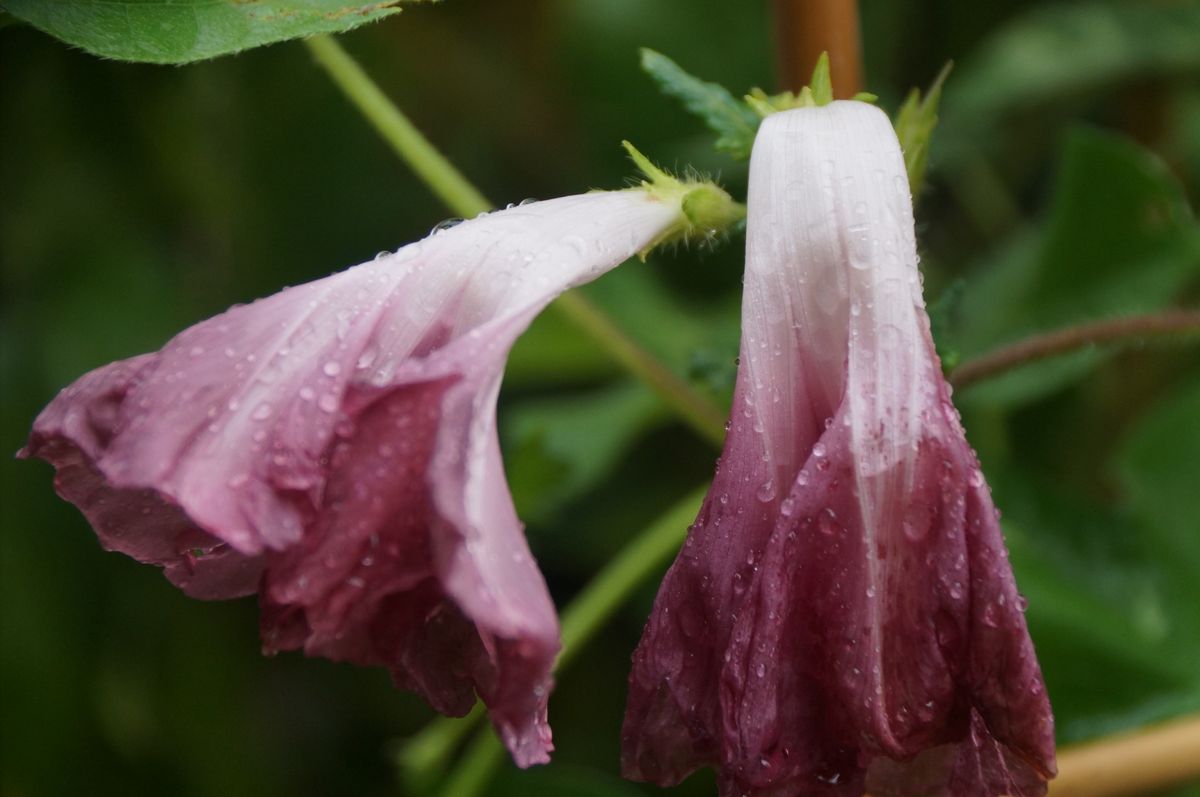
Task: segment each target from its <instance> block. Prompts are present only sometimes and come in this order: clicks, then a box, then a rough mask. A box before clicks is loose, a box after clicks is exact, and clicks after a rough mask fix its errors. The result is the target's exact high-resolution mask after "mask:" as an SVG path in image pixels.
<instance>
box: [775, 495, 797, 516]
mask: <svg viewBox="0 0 1200 797" xmlns="http://www.w3.org/2000/svg"><path fill="white" fill-rule="evenodd" d="M795 511H796V502H795V501H794V500H793V499H791V498H785V499H783V501H782V502H781V503H780V504H779V514H781V515H783V516H784V517H791V516H792V513H793V512H795Z"/></svg>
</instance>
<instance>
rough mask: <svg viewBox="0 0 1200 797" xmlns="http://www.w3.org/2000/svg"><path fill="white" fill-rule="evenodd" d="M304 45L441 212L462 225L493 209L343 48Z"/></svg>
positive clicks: (319, 42)
mask: <svg viewBox="0 0 1200 797" xmlns="http://www.w3.org/2000/svg"><path fill="white" fill-rule="evenodd" d="M304 44H305V46H306V47H308V49H309V51H311V52H312V54H313V56H314V57H315V58H316V59H317V63H318V64H320V65H321V67H323V68H324V69H325V71H326V72H327V73H328V74H329V77H330V78H331V79H332V80H333V82H334V83H335V84H336V85H337V87H338V88H339V89H341V90H342V93H343V94H345V95H346V97H347V98H348V99H349V100H350V101H351V102H352V103H354V106H355V107H356V108H358V110H359V111H360V112H361V113H362V115H363V116H365V117H366V118H367V121H369V122H370V123H371V125H372V126H373V127H374V128H375V130H376V132H378V133H379V135H381V136H383V139H384V140H385V141H386V142H387V143H388V144H390V145H391V147H392V149H393V150H395V152H396V154H397V155H399V156H400V159H401V160H403V161H404V162H405V163H407V164H408V166H409V168H410V169H412V170H413V171H414V172H416V173H417V176H418V177H420V178H421V180H422V182H424V183H425V185H427V186H429V190H431V191H433V193H434V194H435V195H436V196H437V198H438V199H440V200H442V202H443V204H445V205H446V207H448V208H450V209H451V211H452V212H454V213H457V214H459V215H460V216H462V217H463V218H465V219H469V218H473V217H475V216H478V215H479V214H480V213H486V212H487V211H489V210H491V209H492V203H491V202H488V200H487V198H486V197H484V195H483V194H481V193H479V191H478V189H476V188H475V186H473V185H471V183H470V181H468V180H467V178H465V177H463V175H462V172H460V171H459V170H458V169H456V168H454V164H452V163H451V162H450V161H448V160H447V159H446V157H445V156H444V155H442V153H440V152H438V151H437V148H436V147H434V146H433V144H431V143H430V142H429V139H427V138H425V136H423V135H422V134H421V131H420V130H418V129H417V128H416V126H415V125H414V124H413V123H412V122H410V121H409V119H408V117H407V116H405V115H404V114H403V113H401V111H400V109H399V108H398V107H396V104H395V103H393V102H392V101H391V100H389V99H388V97H387V95H386V94H384V93H383V91H382V90H381V89H380V88H379V86H378V84H376V83H375V81H373V80H372V79H371V78H370V76H369V75H368V74H367V73H366V72H364V71H363V69H362V67H361V66H359V65H358V62H357V61H355V60H354V59H353V58H352V57H350V54H349V53H348V52H346V51H345V50H344V49H342V45H340V44H338V43H337V42H336V41H334V39H333V38H332V37H331V36H325V35H320V36H313V37H311V38H308V39H305V40H304Z"/></svg>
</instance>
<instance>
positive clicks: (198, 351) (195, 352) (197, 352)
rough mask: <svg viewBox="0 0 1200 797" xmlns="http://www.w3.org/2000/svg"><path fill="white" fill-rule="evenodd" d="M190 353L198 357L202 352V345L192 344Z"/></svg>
mask: <svg viewBox="0 0 1200 797" xmlns="http://www.w3.org/2000/svg"><path fill="white" fill-rule="evenodd" d="M190 354H191V355H192V356H193V357H199V356H200V355H201V354H204V347H203V346H193V347H192V350H191V352H190Z"/></svg>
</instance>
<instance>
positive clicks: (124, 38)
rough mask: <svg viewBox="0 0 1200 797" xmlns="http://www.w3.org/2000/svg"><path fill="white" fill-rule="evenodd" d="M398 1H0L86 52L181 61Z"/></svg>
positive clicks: (340, 21) (352, 18)
mask: <svg viewBox="0 0 1200 797" xmlns="http://www.w3.org/2000/svg"><path fill="white" fill-rule="evenodd" d="M400 2H401V0H375V2H362V1H361V0H359V1H358V2H355V0H124V2H113V0H3V3H4V9H5V10H6V11H8V12H9V13H10V14H12V15H13V16H14V17H17V18H19V19H22V20H24V21H25V22H28V23H29V24H31V25H33V26H34V27H36V28H38V29H40V30H42V31H44V32H45V33H48V34H50V35H51V36H53V37H54V38H56V39H60V40H62V41H64V42H67V43H68V44H73V45H75V46H77V47H82V48H83V49H84V50H87V51H88V52H89V53H92V54H93V55H99V56H102V57H105V58H117V59H120V60H123V61H144V62H149V63H156V64H184V63H188V62H191V61H200V60H203V59H205V58H214V57H216V56H219V55H228V54H230V53H236V52H240V51H242V50H248V49H250V48H253V47H261V46H262V45H265V44H273V43H275V42H280V41H285V40H287V39H296V38H300V37H303V36H312V35H315V34H318V33H341V32H343V31H348V30H351V29H352V28H356V27H358V26H359V25H363V24H365V23H367V22H373V21H375V20H379V19H383V18H384V17H386V16H390V15H391V14H396V13H399V11H400V9H399V7H398V6H399V4H400Z"/></svg>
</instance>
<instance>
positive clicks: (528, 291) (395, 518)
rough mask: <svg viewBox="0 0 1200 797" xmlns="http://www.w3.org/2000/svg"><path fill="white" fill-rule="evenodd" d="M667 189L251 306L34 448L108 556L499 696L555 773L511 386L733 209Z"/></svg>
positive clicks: (390, 262) (482, 231) (140, 371)
mask: <svg viewBox="0 0 1200 797" xmlns="http://www.w3.org/2000/svg"><path fill="white" fill-rule="evenodd" d="M635 159H636V156H635ZM643 165H646V164H645V163H644V162H643ZM651 177H652V178H653V180H652V181H651V182H645V183H643V184H642V185H641V186H640V187H637V188H633V189H629V190H625V191H617V192H596V193H590V194H586V195H582V196H570V197H564V198H561V199H552V200H547V201H543V202H536V203H532V204H522V205H520V206H516V207H511V208H509V209H506V210H503V211H498V212H495V213H491V214H489V215H487V216H484V217H481V218H477V219H473V220H470V221H466V222H462V223H461V224H459V225H457V226H455V227H453V228H451V229H446V230H441V231H439V232H437V233H435V234H433V235H431V236H430V237H428V238H426V239H425V240H423V241H419V242H417V243H413V244H410V245H408V246H406V247H404V248H402V249H400V250H399V251H397V252H395V253H394V254H385V255H383V256H380V257H377V258H376V259H375V260H373V261H370V262H367V263H363V264H362V265H359V266H355V267H353V268H351V269H348V270H346V271H343V272H341V273H337V274H334V275H332V276H330V277H326V278H324V279H320V280H317V281H315V282H311V283H308V284H305V285H300V286H297V287H293V288H288V289H286V290H283V291H281V292H280V293H277V294H275V295H274V296H270V297H268V298H265V299H260V300H259V301H256V302H253V303H251V304H248V305H243V306H236V307H233V308H231V309H229V310H228V311H226V312H224V313H222V314H221V315H218V316H216V317H214V318H211V319H209V320H207V321H202V322H200V323H199V324H196V325H195V326H193V327H190V328H189V329H186V330H184V331H183V332H181V333H180V334H179V335H177V336H176V337H174V338H173V339H172V340H170V341H169V342H168V343H167V344H166V345H165V346H164V347H163V348H162V349H161V350H160V351H157V352H155V353H152V354H145V355H142V356H139V357H134V358H132V359H128V360H123V361H120V362H116V363H112V364H110V365H106V366H103V367H101V368H99V369H97V370H95V371H92V372H91V373H89V374H87V375H85V376H83V377H81V378H80V379H79V380H78V381H76V382H75V383H74V384H72V385H71V386H69V387H68V388H66V389H65V390H63V391H62V392H61V393H60V394H59V395H58V397H57V398H55V399H54V400H53V401H52V402H51V403H50V405H49V406H48V407H46V409H45V410H43V412H42V413H41V414H40V415H39V416H38V418H37V420H36V422H35V423H34V427H33V432H32V434H31V436H30V439H29V442H28V445H27V446H26V448H25V449H24V450H23V451H22V452H21V456H24V457H40V458H42V459H44V460H47V461H48V462H50V463H52V464H53V465H54V466H55V468H56V469H57V476H56V480H55V486H56V488H57V490H58V492H59V494H60V495H61V496H62V497H63V498H65V499H66V500H68V501H70V502H72V503H74V504H75V505H76V506H78V507H79V509H80V510H81V511H82V512H83V514H84V515H85V516H86V517H87V519H88V520H89V521H90V523H91V525H92V527H93V528H94V529H95V531H96V534H97V535H98V536H99V538H100V541H101V543H102V544H103V545H104V546H105V547H106V548H109V549H112V550H116V551H120V552H122V553H125V554H128V555H130V556H132V557H134V558H136V559H138V560H140V561H143V562H149V563H153V564H156V565H159V566H161V567H162V568H163V570H164V571H165V573H166V575H167V577H168V578H169V579H170V580H171V581H172V582H174V583H175V584H176V585H177V586H179V587H180V588H182V589H183V590H184V592H186V593H187V594H189V595H191V596H194V597H197V598H206V599H219V598H234V597H238V596H242V595H248V594H251V593H257V594H258V599H259V603H260V606H261V618H262V619H261V634H262V640H263V647H264V650H265V651H266V652H268V653H272V652H275V651H279V650H290V649H302V650H304V651H305V652H306V653H307V654H309V655H313V656H324V657H327V658H330V659H336V660H343V661H349V662H354V663H357V664H367V665H382V666H384V667H387V668H388V669H389V670H390V671H391V673H392V675H393V676H394V678H395V681H396V683H397V684H398V685H399V686H401V687H403V688H406V689H411V690H414V691H416V692H418V693H420V694H421V695H422V696H423V697H424V698H425V699H426V700H428V702H429V703H430V704H431V705H432V706H433V707H434V708H436V709H437V710H439V711H441V712H445V713H447V714H454V715H461V714H465V713H466V712H467V711H468V710H469V709H470V708H471V706H472V705H473V703H474V701H475V699H476V694H478V696H479V697H480V698H481V699H482V700H483V702H484V703H485V704H486V705H487V706H488V708H489V711H490V715H491V718H492V721H493V722H494V724H495V726H496V727H497V729H498V731H499V732H500V735H501V737H502V738H503V740H504V742H505V743H506V744H507V746H508V748H509V750H510V751H511V752H512V755H513V758H514V760H515V761H516V762H517V763H518V764H519V765H521V766H528V765H530V764H534V763H539V762H543V761H546V760H547V759H548V753H549V751H550V750H552V749H553V746H552V744H551V736H550V729H549V726H548V724H547V720H546V702H547V698H548V695H549V692H550V688H551V684H552V681H551V668H552V665H553V662H554V658H555V655H556V654H557V652H558V649H559V644H560V643H559V630H558V622H557V619H556V616H555V611H554V606H553V604H552V602H551V600H550V596H549V594H548V592H547V590H546V584H545V582H544V580H543V579H542V576H541V573H540V572H539V570H538V568H537V565H536V564H535V562H534V559H533V557H532V556H531V554H530V551H529V547H528V545H527V544H526V541H525V538H524V534H523V529H522V525H521V523H520V521H519V520H518V519H517V516H516V512H515V510H514V508H513V503H512V498H511V496H510V494H509V491H508V486H507V483H506V481H505V476H504V469H503V463H502V461H501V455H500V446H499V442H498V438H497V431H496V399H497V393H498V391H499V388H500V380H501V376H502V374H503V371H504V366H505V361H506V358H507V356H508V352H509V349H510V347H511V346H512V344H513V342H514V340H515V339H516V338H517V336H518V335H520V334H521V332H523V331H524V330H525V328H526V327H527V326H528V325H529V323H530V322H531V321H532V320H533V318H534V316H535V315H537V313H538V312H539V311H540V310H542V308H544V307H545V306H546V305H547V304H548V303H549V302H550V301H551V300H552V299H553V298H554V297H556V296H557V295H558V294H560V293H561V292H563V291H564V290H566V289H568V288H570V287H573V286H576V285H579V284H581V283H584V282H588V281H589V280H592V279H594V278H595V277H597V276H599V275H600V274H602V273H604V272H605V271H607V270H609V269H611V268H613V267H614V266H616V265H617V264H619V263H621V262H622V261H623V260H625V259H627V258H629V257H630V256H631V255H635V254H638V253H642V252H644V251H645V250H647V249H649V248H650V247H651V246H653V245H656V244H658V243H660V242H663V241H665V240H669V239H672V238H678V237H681V236H687V235H688V234H691V233H693V232H699V233H703V234H707V233H709V232H711V229H710V228H711V227H713V226H714V225H720V224H723V223H726V222H728V221H731V220H732V218H731V216H730V214H733V215H736V210H735V209H734V206H733V203H731V202H730V200H729V198H728V196H727V195H726V194H725V193H724V192H723V191H720V189H718V188H716V187H715V186H712V185H710V184H706V183H698V182H681V181H677V180H674V179H673V178H669V177H667V176H666V175H663V174H661V173H657V172H652V173H651Z"/></svg>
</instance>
